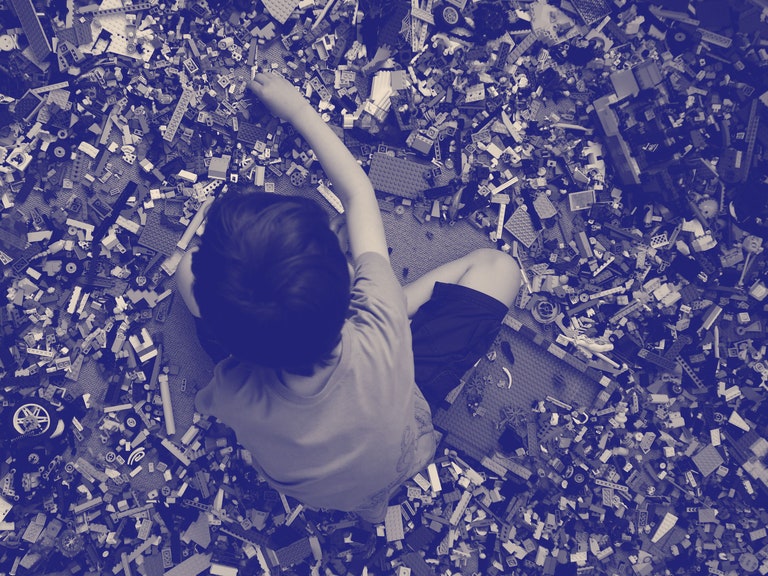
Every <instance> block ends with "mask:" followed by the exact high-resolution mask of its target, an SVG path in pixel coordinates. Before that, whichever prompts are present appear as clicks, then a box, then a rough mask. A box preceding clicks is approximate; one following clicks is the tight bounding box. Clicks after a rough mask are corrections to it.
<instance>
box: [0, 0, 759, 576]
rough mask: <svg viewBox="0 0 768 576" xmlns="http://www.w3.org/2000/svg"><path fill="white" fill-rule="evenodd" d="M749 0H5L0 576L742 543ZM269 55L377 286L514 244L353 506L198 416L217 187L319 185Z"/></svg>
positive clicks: (751, 277)
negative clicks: (178, 281) (380, 484)
mask: <svg viewBox="0 0 768 576" xmlns="http://www.w3.org/2000/svg"><path fill="white" fill-rule="evenodd" d="M767 20H768V3H767V2H765V0H689V1H686V0H666V1H664V2H649V1H645V0H550V1H549V2H547V1H545V0H535V1H528V0H494V1H491V0H412V2H408V1H402V0H398V1H393V2H384V1H383V0H356V1H352V0H329V1H328V2H327V3H325V2H324V1H323V0H258V1H257V2H245V1H243V0H234V1H230V0H209V1H208V2H207V3H206V0H201V1H200V2H196V1H195V0H188V1H186V2H185V1H184V0H181V1H178V2H165V3H160V2H157V1H147V2H134V3H132V4H122V3H121V2H120V0H103V1H102V2H101V3H93V4H87V3H85V2H82V1H80V0H74V1H67V2H64V1H58V0H57V1H52V2H47V1H46V0H40V1H38V0H0V201H1V205H0V210H1V218H0V266H1V267H2V268H1V269H2V276H1V277H0V379H1V381H2V387H1V388H0V400H1V404H0V427H1V430H0V574H2V575H6V574H8V575H19V576H22V575H24V574H37V575H40V576H42V575H57V576H63V575H83V574H87V575H97V574H98V575H103V574H113V575H121V574H122V575H125V576H130V575H142V576H161V575H165V576H194V575H198V574H202V575H206V574H211V575H218V576H230V575H241V576H249V575H254V574H265V573H269V574H296V575H310V574H317V575H323V576H325V575H340V576H341V575H345V574H351V575H362V574H370V575H375V574H381V575H386V574H393V575H397V576H409V575H410V576H427V575H441V576H447V575H458V574H461V575H463V576H470V575H475V574H478V575H497V574H508V575H532V574H537V575H538V574H544V575H556V576H572V575H581V574H585V575H595V576H598V575H622V576H624V575H638V576H643V575H684V574H685V575H687V574H720V575H729V576H730V575H741V574H768V539H767V538H766V536H768V533H767V532H766V524H768V511H766V502H768V497H767V496H768V493H767V492H766V488H767V487H768V469H767V468H766V465H767V464H768V460H767V459H768V440H767V437H768V430H767V428H768V420H766V417H765V408H764V401H765V395H766V393H767V392H766V390H767V389H768V361H766V359H765V354H766V340H765V322H766V311H767V309H768V305H767V304H766V302H768V301H767V300H766V296H768V278H767V277H766V276H767V274H766V262H765V256H764V250H763V248H764V247H763V242H764V239H765V238H766V236H768V220H766V219H767V218H768V184H767V183H766V176H767V175H768V166H767V165H766V157H765V151H766V146H768V118H766V105H768V70H767V69H766V67H767V66H768V24H767V23H766V21H767ZM268 69H272V70H275V71H276V72H278V73H281V74H283V75H284V76H287V77H289V78H291V79H292V80H293V81H294V82H295V83H296V85H297V86H299V87H300V88H301V90H302V91H303V92H304V93H305V94H306V95H307V97H308V98H309V99H310V100H311V102H312V103H313V105H315V107H316V108H317V109H318V110H319V111H320V112H321V113H323V114H324V115H325V117H326V119H327V121H328V122H329V123H330V124H331V125H332V126H334V128H335V130H336V131H337V133H338V134H339V135H340V137H342V138H343V139H344V141H345V143H346V144H347V146H348V147H349V148H350V149H351V150H352V152H353V153H354V154H355V155H356V156H357V157H358V158H359V159H360V162H361V163H362V164H363V166H364V168H365V170H366V171H367V172H368V174H369V176H370V178H371V180H372V181H373V184H374V187H375V188H376V190H377V196H378V198H379V203H380V207H381V210H382V216H383V219H384V223H385V227H386V230H387V234H388V239H389V242H390V245H391V248H392V253H391V259H392V265H393V267H394V270H395V272H396V274H397V275H398V277H399V278H400V279H401V280H402V281H403V282H407V281H409V280H411V279H414V278H417V277H418V276H420V275H421V274H423V273H424V272H426V271H427V270H429V269H430V268H432V267H434V266H436V265H438V264H441V263H443V262H447V261H449V260H451V259H454V258H456V257H459V256H462V255H464V254H466V253H467V252H469V251H471V250H473V249H475V248H480V247H486V248H488V247H497V248H498V249H501V250H505V251H509V252H510V253H511V254H513V255H514V256H515V257H516V258H517V259H518V261H519V263H520V265H521V266H522V268H523V270H524V272H525V285H524V287H523V288H522V289H521V292H520V295H519V297H518V302H517V304H516V306H515V308H513V309H512V310H511V311H510V314H509V315H508V316H507V318H506V320H505V325H504V326H503V328H502V331H501V334H500V335H499V337H498V339H497V341H496V342H495V343H494V345H493V347H492V348H491V349H490V350H489V352H488V354H487V355H486V356H485V357H484V358H482V359H481V361H480V362H479V363H478V364H477V365H476V366H475V367H474V368H473V369H472V370H471V371H470V372H468V373H467V374H466V375H465V377H464V378H463V380H462V385H461V386H460V387H459V388H457V389H456V390H455V391H454V393H452V394H451V395H450V396H449V398H448V399H447V401H446V403H445V406H444V407H443V408H442V409H441V410H439V411H438V412H437V413H436V414H434V415H433V417H434V421H435V425H436V427H437V428H438V430H439V432H440V433H441V436H442V441H441V445H440V448H439V450H438V454H437V459H436V461H435V463H434V464H432V465H431V466H430V467H429V468H428V469H425V470H424V471H422V473H420V474H419V475H417V476H416V477H414V478H413V479H412V480H409V481H408V482H407V483H406V485H404V486H403V487H402V488H401V489H400V491H399V492H398V493H397V495H396V496H395V498H393V500H392V501H391V503H390V504H391V506H390V508H389V512H388V514H387V519H386V522H385V523H383V524H381V525H369V524H364V523H362V522H360V521H359V520H357V519H356V517H354V516H352V515H347V514H343V513H338V512H332V511H327V510H313V509H310V508H306V507H304V506H302V505H301V504H300V503H298V502H296V501H293V500H291V499H286V498H285V497H284V496H282V495H280V494H279V493H277V492H275V491H274V490H271V489H270V488H269V487H268V486H266V485H265V484H264V483H261V482H260V481H259V479H258V477H257V475H256V473H255V471H254V470H253V469H252V468H251V467H250V466H249V465H248V459H247V454H245V453H244V452H243V451H242V450H240V449H239V448H238V446H237V444H236V442H235V441H234V438H233V436H232V434H231V433H230V432H229V431H228V430H227V429H225V428H224V427H223V426H222V425H220V424H218V423H216V422H212V421H208V420H206V419H200V417H199V416H198V415H195V414H194V411H193V404H192V401H193V398H194V394H195V391H196V390H197V389H198V388H199V387H200V386H202V385H204V384H205V383H207V380H208V378H209V377H210V375H211V371H212V364H211V361H210V360H209V359H208V358H207V356H206V355H205V353H204V352H203V351H202V349H201V348H200V346H199V344H198V342H197V340H196V339H195V337H194V326H193V322H192V318H191V316H190V314H189V312H188V311H187V310H186V308H185V307H184V305H183V303H182V301H181V298H180V297H179V296H178V295H177V294H176V293H175V281H174V277H173V273H174V271H175V267H176V265H177V264H178V261H179V258H180V257H181V255H182V254H183V253H184V251H185V250H187V249H188V248H189V247H190V246H193V245H194V244H195V243H196V242H197V238H198V237H197V232H198V231H199V226H200V223H201V214H202V213H203V210H204V209H205V206H206V203H207V202H208V201H209V200H210V199H211V198H213V197H214V196H216V195H217V194H219V193H221V191H222V190H224V189H225V187H230V186H235V185H237V186H241V187H248V188H250V189H255V190H265V191H271V192H274V193H277V194H302V195H308V196H311V197H314V198H317V199H318V200H319V201H320V202H322V203H323V205H325V206H326V207H327V209H328V211H329V213H330V214H334V213H335V210H334V207H333V202H332V199H329V196H328V194H327V189H326V188H324V186H323V182H324V180H323V179H324V175H323V173H322V171H321V169H320V167H319V166H318V164H317V163H316V162H314V161H313V158H312V155H311V151H310V150H309V149H308V148H307V146H306V144H305V143H304V142H303V141H302V140H301V139H300V138H297V137H296V135H295V134H294V133H293V131H292V129H291V128H290V127H289V126H287V125H285V124H281V123H280V122H279V121H278V120H277V119H275V118H274V117H272V116H271V115H269V113H268V112H267V111H266V110H265V109H264V107H263V106H262V105H261V104H260V103H259V102H258V101H257V100H256V99H255V98H254V97H252V96H250V94H249V93H247V91H246V87H245V82H246V80H247V78H248V77H249V75H250V74H251V73H252V71H254V70H268Z"/></svg>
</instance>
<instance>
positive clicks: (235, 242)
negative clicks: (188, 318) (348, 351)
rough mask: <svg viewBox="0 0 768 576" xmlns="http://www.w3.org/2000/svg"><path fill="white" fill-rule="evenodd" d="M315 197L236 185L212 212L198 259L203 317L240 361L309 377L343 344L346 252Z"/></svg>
mask: <svg viewBox="0 0 768 576" xmlns="http://www.w3.org/2000/svg"><path fill="white" fill-rule="evenodd" d="M328 222H329V220H328V215H327V213H326V212H325V210H324V209H323V208H322V207H321V206H320V205H319V204H318V203H317V202H315V201H313V200H310V199H307V198H301V197H293V196H291V197H288V196H280V195H278V194H270V193H263V192H255V193H248V194H242V193H238V192H233V191H230V192H228V193H226V194H224V195H222V196H221V197H219V198H218V199H217V200H216V201H214V202H213V204H212V205H211V208H210V209H209V211H208V215H207V221H206V224H205V230H204V232H203V235H202V242H201V244H200V248H199V250H198V251H197V252H196V253H195V254H194V256H193V258H192V273H193V275H194V278H195V280H194V284H193V287H192V289H193V293H194V296H195V300H196V301H197V304H198V306H199V308H200V314H201V316H202V318H203V321H204V322H205V323H206V324H207V325H208V327H209V328H210V330H211V332H212V333H213V335H214V337H215V338H216V339H217V340H218V341H219V342H220V343H221V344H222V346H223V347H224V348H225V349H226V350H227V351H228V352H229V353H230V354H232V355H233V356H235V357H236V358H237V359H239V360H242V361H244V362H251V363H255V364H259V365H262V366H267V367H270V368H275V369H283V370H286V371H288V372H293V373H297V374H305V375H309V374H312V372H313V371H314V368H315V366H316V365H318V364H320V365H322V364H324V363H326V362H327V361H328V360H329V357H330V354H331V352H332V351H333V349H334V348H335V347H336V345H337V344H338V342H339V339H340V337H341V328H342V326H343V324H344V320H345V318H346V316H347V311H348V309H349V301H350V277H349V269H348V267H347V261H346V257H345V256H344V253H343V252H342V250H341V247H340V246H339V241H338V238H337V237H336V235H335V234H334V233H333V231H332V230H331V229H330V227H329V224H328Z"/></svg>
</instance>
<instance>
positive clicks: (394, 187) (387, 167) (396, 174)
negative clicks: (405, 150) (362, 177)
mask: <svg viewBox="0 0 768 576" xmlns="http://www.w3.org/2000/svg"><path fill="white" fill-rule="evenodd" d="M431 168H432V167H431V166H425V165H423V164H419V163H418V162H413V161H411V160H406V159H404V158H396V157H394V156H390V155H388V154H384V153H381V152H376V153H375V154H374V155H373V158H372V159H371V168H370V171H369V173H368V177H369V178H370V179H371V183H373V187H374V188H375V189H376V190H377V191H378V192H383V193H385V194H394V195H395V196H400V197H402V198H411V199H416V198H419V197H420V196H421V193H422V192H424V190H426V189H428V188H429V184H428V183H427V181H426V180H425V179H424V173H425V172H429V170H430V169H431Z"/></svg>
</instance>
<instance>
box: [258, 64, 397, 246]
mask: <svg viewBox="0 0 768 576" xmlns="http://www.w3.org/2000/svg"><path fill="white" fill-rule="evenodd" d="M249 87H250V88H251V90H253V92H254V93H255V94H256V96H258V97H259V99H260V100H261V101H262V102H264V104H266V105H267V107H268V108H269V109H270V110H271V111H272V112H273V113H274V114H276V115H278V116H280V117H281V118H282V119H284V120H286V121H288V122H290V123H291V124H293V126H294V127H295V128H296V130H298V131H299V132H300V133H301V135H302V136H303V137H304V138H305V139H306V141H307V143H308V144H309V145H310V147H311V148H312V149H313V150H314V152H315V154H316V155H317V158H318V159H319V160H320V164H321V165H322V167H323V170H325V173H326V174H327V175H328V178H329V179H330V180H331V183H332V184H333V186H334V192H335V194H336V195H337V196H338V197H339V199H340V200H341V202H342V204H343V205H344V209H345V211H346V214H347V230H348V233H349V245H350V250H351V252H352V257H353V258H355V259H356V258H357V257H358V256H359V255H360V254H363V253H364V252H377V253H379V254H381V255H382V256H384V257H385V258H387V260H389V253H388V250H387V240H386V237H385V235H384V225H383V224H382V222H381V214H380V212H379V205H378V202H377V201H376V196H375V194H374V191H373V186H372V185H371V181H370V180H369V179H368V176H367V175H366V174H365V172H363V169H362V168H361V167H360V165H359V164H358V163H357V160H355V157H354V156H352V154H351V152H350V151H349V150H348V149H347V147H346V146H345V145H344V143H343V142H342V141H341V140H339V138H338V137H337V136H336V134H335V133H334V132H333V130H331V129H330V128H329V127H328V126H327V125H326V123H325V122H323V119H322V118H321V117H320V115H319V114H318V113H317V112H316V111H315V110H314V109H313V108H312V106H311V105H310V104H309V102H308V101H307V100H306V99H305V98H304V96H302V94H301V93H300V92H299V91H298V90H297V89H296V87H295V86H294V85H293V84H291V83H290V82H289V81H288V80H286V79H284V78H282V77H281V76H278V75H276V74H263V73H258V74H256V75H255V77H254V80H253V81H252V82H251V83H250V84H249Z"/></svg>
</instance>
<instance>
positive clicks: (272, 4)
mask: <svg viewBox="0 0 768 576" xmlns="http://www.w3.org/2000/svg"><path fill="white" fill-rule="evenodd" d="M263 1H264V7H265V8H266V9H267V10H268V11H269V13H270V14H271V15H272V18H274V19H275V20H277V21H278V22H280V24H285V21H286V20H288V18H290V16H291V14H293V11H294V10H296V7H297V6H298V5H299V2H298V0H263Z"/></svg>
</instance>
